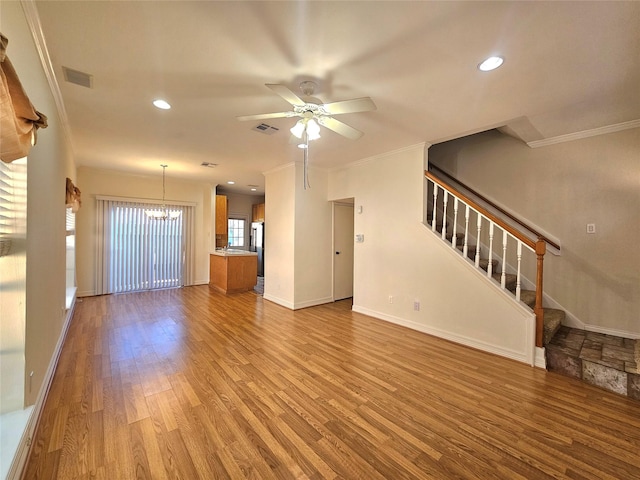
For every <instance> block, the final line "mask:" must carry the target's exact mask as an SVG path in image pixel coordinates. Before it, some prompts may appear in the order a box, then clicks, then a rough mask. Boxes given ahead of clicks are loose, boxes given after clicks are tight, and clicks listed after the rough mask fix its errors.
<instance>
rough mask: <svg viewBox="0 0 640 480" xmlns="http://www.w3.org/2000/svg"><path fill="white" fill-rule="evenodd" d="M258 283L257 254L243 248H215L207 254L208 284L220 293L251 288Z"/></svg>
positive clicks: (236, 291) (244, 290)
mask: <svg viewBox="0 0 640 480" xmlns="http://www.w3.org/2000/svg"><path fill="white" fill-rule="evenodd" d="M257 283H258V255H257V254H256V253H254V252H247V251H244V250H231V249H229V250H216V251H215V252H213V253H211V254H210V255H209V285H211V286H212V287H213V288H215V289H216V290H218V291H220V292H222V293H238V292H246V291H249V290H252V289H253V287H255V286H256V284H257Z"/></svg>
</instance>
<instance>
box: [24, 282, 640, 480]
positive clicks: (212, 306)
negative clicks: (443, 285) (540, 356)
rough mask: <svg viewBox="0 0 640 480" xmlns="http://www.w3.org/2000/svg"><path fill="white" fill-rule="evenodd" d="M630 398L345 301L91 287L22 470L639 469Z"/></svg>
mask: <svg viewBox="0 0 640 480" xmlns="http://www.w3.org/2000/svg"><path fill="white" fill-rule="evenodd" d="M639 453H640V402H637V401H634V400H631V399H628V398H626V397H622V396H617V395H615V394H612V393H609V392H606V391H604V390H600V389H598V388H596V387H592V386H589V385H586V384H582V383H579V382H578V381H575V380H573V379H570V378H567V377H563V376H560V375H558V374H553V373H547V372H545V371H543V370H541V369H534V368H531V367H530V366H527V365H523V364H520V363H517V362H514V361H510V360H505V359H502V358H499V357H496V356H492V355H489V354H485V353H482V352H478V351H475V350H471V349H468V348H464V347H460V346H457V345H454V344H451V343H449V342H446V341H443V340H439V339H436V338H433V337H429V336H427V335H424V334H421V333H418V332H415V331H411V330H408V329H405V328H402V327H398V326H395V325H392V324H389V323H385V322H383V321H380V320H376V319H373V318H370V317H366V316H364V315H360V314H356V313H352V312H351V310H350V303H349V302H348V301H347V302H344V301H343V302H338V303H336V304H331V305H326V306H321V307H314V308H309V309H305V310H300V311H297V312H295V313H294V312H292V311H290V310H287V309H285V308H282V307H280V306H278V305H275V304H272V303H270V302H268V301H264V300H263V299H262V297H260V296H259V295H256V294H255V293H253V292H249V293H246V294H238V295H234V296H229V297H225V296H224V295H221V294H218V293H216V292H213V291H211V290H210V289H209V288H208V287H207V286H199V287H189V288H183V289H176V290H165V291H156V292H147V293H139V294H126V295H112V296H103V297H94V298H85V299H84V300H82V302H79V303H78V304H77V306H76V311H75V315H74V318H73V321H72V324H71V326H70V330H69V333H68V337H67V340H66V343H65V345H64V348H63V352H62V355H61V358H60V363H59V366H58V369H57V371H56V374H55V379H54V381H53V385H52V388H51V391H50V394H49V397H48V400H47V403H46V407H45V410H44V412H43V417H42V420H41V423H40V426H39V429H38V432H37V436H36V438H35V440H34V443H33V447H32V452H31V455H30V458H29V461H28V465H27V469H26V474H25V478H27V479H29V480H31V479H38V478H42V479H54V478H60V479H82V478H97V479H108V480H120V479H134V478H140V479H143V478H150V479H165V478H181V479H189V480H191V479H198V478H202V479H234V480H235V479H243V478H251V479H269V478H277V479H281V478H282V479H286V478H296V479H304V478H309V479H324V478H342V479H366V480H373V479H427V478H433V479H448V478H456V479H457V478H481V479H492V478H504V479H509V480H512V479H538V478H572V479H598V480H601V479H632V478H636V479H637V478H640V457H639Z"/></svg>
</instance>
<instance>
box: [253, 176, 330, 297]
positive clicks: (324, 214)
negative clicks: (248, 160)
mask: <svg viewBox="0 0 640 480" xmlns="http://www.w3.org/2000/svg"><path fill="white" fill-rule="evenodd" d="M309 178H310V183H311V188H309V189H306V190H305V189H304V187H303V167H302V164H300V163H291V164H288V165H285V166H284V167H281V168H278V169H276V170H273V171H271V172H267V173H266V174H265V192H266V195H265V209H266V211H265V219H266V222H265V223H266V228H265V234H266V238H265V275H264V282H265V290H264V298H265V299H267V300H271V301H273V302H275V303H278V304H280V305H284V306H286V307H288V308H292V309H298V308H305V307H310V306H313V305H320V304H322V303H328V302H331V301H332V300H333V297H332V262H333V254H332V228H331V227H332V210H331V208H332V206H331V203H330V202H329V201H328V200H327V185H328V184H327V182H328V174H327V172H326V171H324V170H321V169H315V168H312V169H310V173H309Z"/></svg>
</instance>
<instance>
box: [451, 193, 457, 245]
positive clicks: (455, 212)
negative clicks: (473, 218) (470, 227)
mask: <svg viewBox="0 0 640 480" xmlns="http://www.w3.org/2000/svg"><path fill="white" fill-rule="evenodd" d="M453 199H454V200H453V237H451V247H452V248H456V243H458V242H457V240H458V197H453Z"/></svg>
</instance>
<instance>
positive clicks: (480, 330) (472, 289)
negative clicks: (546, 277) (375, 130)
mask: <svg viewBox="0 0 640 480" xmlns="http://www.w3.org/2000/svg"><path fill="white" fill-rule="evenodd" d="M424 166H425V160H424V147H423V146H415V147H411V148H407V149H405V150H401V151H397V152H393V153H390V154H388V155H381V156H378V157H374V158H371V159H367V160H365V161H362V162H360V163H357V164H353V165H351V166H349V167H347V168H343V169H337V170H334V171H332V172H331V173H330V176H329V190H328V199H329V200H338V199H341V198H348V197H354V198H355V207H356V211H357V209H358V207H359V206H362V213H360V214H358V213H357V214H356V215H355V225H354V227H355V234H356V235H357V234H363V235H364V242H363V243H356V244H355V252H354V298H353V302H354V305H353V309H354V310H356V311H359V312H362V313H366V314H368V315H371V316H374V317H377V318H381V319H384V320H388V321H391V322H394V323H398V324H401V325H406V326H408V327H410V328H414V329H417V330H421V331H424V332H427V333H430V334H434V335H438V336H440V337H443V338H448V339H450V340H453V341H456V342H459V343H462V344H466V345H470V346H473V347H476V348H481V349H484V350H487V351H491V352H495V353H498V354H500V355H504V356H507V357H510V358H515V359H517V360H520V361H525V362H529V363H531V362H533V356H534V336H533V333H534V332H533V328H534V318H533V314H532V313H531V312H530V311H528V310H527V309H526V308H524V307H522V306H521V305H519V304H517V303H516V302H515V301H514V300H513V299H512V298H510V296H509V295H507V294H505V293H504V292H502V291H500V289H499V288H498V287H496V286H494V285H493V284H491V283H490V282H487V281H486V279H485V278H483V277H484V276H483V275H482V274H480V273H479V272H478V271H476V270H475V268H474V267H473V266H471V265H469V264H468V263H467V262H466V260H464V259H463V258H462V257H461V256H460V255H459V254H457V253H456V252H453V251H452V249H451V247H450V246H447V245H446V244H444V242H442V241H441V240H440V239H439V238H437V237H436V236H435V235H433V234H432V233H431V231H430V230H428V229H427V228H426V227H425V226H424V225H423V223H422V218H423V206H422V205H423V189H424V185H423V183H424V175H423V171H424ZM390 296H391V297H393V298H392V303H390V302H389V297H390ZM416 301H418V302H420V310H419V311H415V310H414V302H416Z"/></svg>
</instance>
